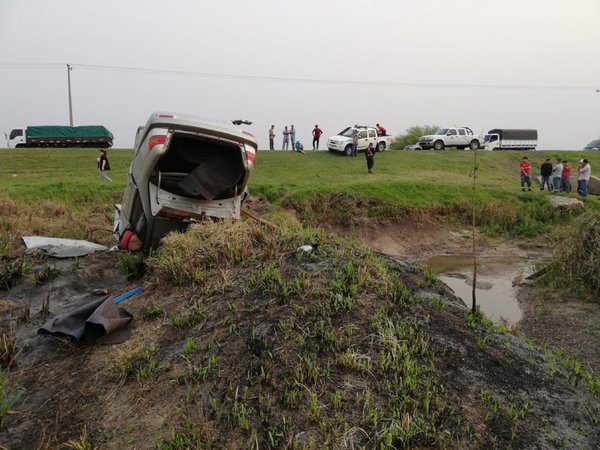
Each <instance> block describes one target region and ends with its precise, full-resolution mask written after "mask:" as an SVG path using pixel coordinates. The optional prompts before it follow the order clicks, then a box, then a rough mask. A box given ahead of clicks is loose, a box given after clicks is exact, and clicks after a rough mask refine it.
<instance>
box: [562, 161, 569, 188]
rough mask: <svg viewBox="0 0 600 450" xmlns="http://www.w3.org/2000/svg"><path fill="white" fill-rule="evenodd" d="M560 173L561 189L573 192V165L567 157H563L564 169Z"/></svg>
mask: <svg viewBox="0 0 600 450" xmlns="http://www.w3.org/2000/svg"><path fill="white" fill-rule="evenodd" d="M560 175H561V176H560V178H561V183H560V190H561V191H563V192H571V166H570V165H569V161H567V160H566V159H563V170H562V173H561V174H560Z"/></svg>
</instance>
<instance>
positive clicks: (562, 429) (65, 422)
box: [0, 223, 600, 449]
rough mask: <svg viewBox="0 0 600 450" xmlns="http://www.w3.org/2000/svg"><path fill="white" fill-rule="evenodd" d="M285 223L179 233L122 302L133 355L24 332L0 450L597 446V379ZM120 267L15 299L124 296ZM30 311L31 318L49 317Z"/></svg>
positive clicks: (396, 268)
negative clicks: (104, 292)
mask: <svg viewBox="0 0 600 450" xmlns="http://www.w3.org/2000/svg"><path fill="white" fill-rule="evenodd" d="M284 225H285V226H284ZM280 226H281V228H280V229H279V230H273V229H271V228H269V229H263V228H260V227H259V226H258V225H256V224H248V223H238V224H234V225H232V226H231V227H229V226H226V227H222V228H221V229H220V230H219V232H218V233H217V232H215V230H211V229H210V228H209V227H207V226H206V225H204V226H197V227H193V228H192V229H191V230H190V231H189V232H188V233H186V234H184V235H173V236H171V237H169V239H167V241H166V242H165V245H164V248H163V249H161V250H160V251H159V252H158V253H157V254H156V255H155V256H153V257H152V258H150V259H149V260H148V261H147V262H148V265H149V272H148V274H147V275H146V277H145V279H144V280H143V283H142V284H143V285H144V291H143V292H142V293H141V294H139V295H138V296H136V297H134V298H132V299H129V300H127V301H125V302H123V303H122V306H124V307H125V308H127V309H128V310H129V311H130V312H131V313H133V315H134V317H135V323H134V333H133V336H132V338H131V339H130V340H129V341H127V342H125V343H124V344H121V345H118V346H110V347H107V346H95V347H90V346H82V345H76V344H73V343H69V342H66V341H60V340H56V339H52V338H48V337H44V336H37V335H36V334H35V331H36V329H37V327H38V326H39V322H40V321H39V320H37V319H34V320H31V321H30V322H28V323H24V324H21V325H20V326H19V331H18V333H20V334H19V335H18V336H17V337H18V345H19V348H20V353H19V355H18V359H17V366H16V367H14V368H13V370H12V373H11V375H10V381H11V386H12V388H13V389H22V390H23V395H22V397H21V400H20V401H19V402H18V403H16V404H15V405H14V406H13V410H14V411H15V413H14V414H11V415H8V416H7V417H6V421H5V422H6V423H5V426H4V428H3V430H2V431H0V442H2V445H4V446H6V447H7V448H35V447H40V448H56V447H58V446H60V445H61V444H63V443H65V442H67V441H69V440H72V441H73V442H76V443H78V444H80V445H81V444H84V443H88V444H90V445H91V446H94V447H96V448H107V449H110V448H153V447H157V448H232V449H233V448H236V449H237V448H298V449H321V448H324V447H330V448H357V447H366V448H391V447H392V446H393V447H395V448H509V447H510V448H564V447H565V446H566V447H576V446H580V447H582V448H593V447H595V445H596V444H597V443H598V442H599V439H600V434H599V431H598V428H597V422H596V421H597V417H598V416H599V415H600V406H599V404H598V402H597V400H596V399H594V397H593V395H592V392H591V391H590V390H594V389H595V391H594V392H595V393H596V394H597V393H598V385H593V384H591V385H590V382H592V383H593V382H594V381H593V380H594V379H593V378H590V377H589V376H588V374H585V373H583V372H581V371H577V370H575V369H573V367H571V366H569V365H568V364H567V365H565V364H563V363H562V361H561V360H560V359H553V360H550V359H549V358H548V355H547V354H546V353H544V352H541V351H539V350H536V349H534V348H532V347H531V346H530V345H528V344H527V343H524V342H522V341H521V340H519V339H517V338H515V337H514V336H512V335H509V334H506V333H503V332H501V331H500V330H498V329H496V328H495V327H493V326H492V325H491V324H490V323H489V322H486V321H485V320H483V319H481V318H479V317H477V316H472V315H469V314H467V311H465V309H464V307H463V306H462V303H461V302H460V301H459V300H458V299H456V298H455V297H453V296H452V295H451V293H450V292H449V291H448V289H447V288H446V287H445V286H444V285H443V284H442V283H440V282H439V281H438V280H437V279H435V278H432V277H431V276H430V275H428V274H426V273H422V272H421V271H419V270H416V269H414V268H413V267H411V266H409V265H407V264H404V263H402V262H401V261H395V260H392V259H386V258H381V257H378V256H376V255H374V254H373V253H372V252H371V251H369V250H367V249H365V248H362V247H358V246H356V245H353V244H349V243H348V242H347V241H338V240H336V239H334V238H332V237H331V236H329V235H327V234H325V233H323V232H322V231H318V230H303V229H302V228H301V227H299V226H298V225H297V224H295V223H291V224H290V223H287V224H281V223H280ZM305 241H308V242H311V243H316V244H320V245H319V246H318V251H312V252H304V251H297V250H296V248H297V247H298V245H300V244H302V243H303V242H305ZM119 258H120V256H119V255H118V254H116V253H112V254H111V253H108V254H104V255H95V256H91V257H88V258H84V259H81V260H79V261H77V263H72V265H71V267H70V269H67V268H61V270H62V271H63V272H62V273H63V274H64V275H65V276H68V277H70V278H69V281H68V282H65V283H63V282H61V280H62V276H59V277H56V278H54V279H53V280H52V281H48V282H47V283H42V284H41V285H39V286H37V287H33V286H32V285H31V284H27V283H25V284H18V285H17V286H16V287H14V288H13V289H12V290H10V291H7V292H5V294H6V295H5V296H4V298H5V300H7V301H10V302H14V303H19V302H21V303H22V302H23V301H29V300H30V299H31V298H32V297H29V294H26V292H29V291H34V292H38V294H33V297H35V298H38V297H39V298H40V299H41V298H43V297H44V294H43V293H44V292H48V290H50V292H51V293H53V292H55V291H57V292H62V294H61V295H60V296H59V295H58V294H52V296H53V298H58V297H64V298H65V299H67V298H73V297H77V296H86V295H89V291H90V288H93V287H105V286H110V287H111V288H112V289H113V291H114V290H127V289H129V288H130V287H131V285H130V284H128V283H127V282H126V280H125V279H124V277H123V276H122V275H119V274H118V273H117V272H115V271H114V268H115V267H117V265H118V259H119ZM67 274H68V275H67ZM167 280H169V281H167ZM67 286H68V287H67ZM60 289H65V290H64V291H60ZM30 304H31V314H32V317H34V318H35V317H37V315H38V312H39V309H38V308H39V305H38V304H37V303H33V302H31V303H30ZM52 304H54V305H57V303H56V302H55V303H51V305H52ZM68 306H69V302H67V301H65V303H64V309H66V308H68ZM51 310H52V311H53V312H55V313H57V312H59V311H58V310H59V308H57V307H55V308H54V309H53V308H52V306H51ZM19 336H20V337H19ZM23 337H26V338H25V339H26V340H25V341H23V340H22V339H24V338H23ZM596 383H597V380H596ZM594 386H595V388H594ZM540 424H543V426H540Z"/></svg>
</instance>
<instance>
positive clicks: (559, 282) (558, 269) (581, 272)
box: [544, 214, 600, 298]
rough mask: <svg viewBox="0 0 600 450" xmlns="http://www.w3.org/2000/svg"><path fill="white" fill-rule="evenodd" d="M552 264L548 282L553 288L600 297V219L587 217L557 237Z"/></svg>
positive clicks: (587, 215)
mask: <svg viewBox="0 0 600 450" xmlns="http://www.w3.org/2000/svg"><path fill="white" fill-rule="evenodd" d="M557 240H558V241H560V243H561V245H557V246H555V252H554V255H553V257H552V263H551V264H550V265H549V266H548V267H547V269H546V272H545V274H544V279H545V280H546V281H547V282H549V283H550V284H551V285H552V286H554V287H558V288H564V289H570V288H575V289H576V293H577V294H578V295H580V296H584V295H585V296H589V297H591V298H597V294H598V293H600V279H599V277H598V273H600V218H598V217H596V216H592V215H589V214H586V215H584V216H581V217H580V218H578V220H576V221H575V223H574V225H573V226H571V227H569V228H565V229H563V230H562V232H561V233H560V234H559V236H558V237H557Z"/></svg>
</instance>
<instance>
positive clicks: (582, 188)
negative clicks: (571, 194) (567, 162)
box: [577, 159, 592, 197]
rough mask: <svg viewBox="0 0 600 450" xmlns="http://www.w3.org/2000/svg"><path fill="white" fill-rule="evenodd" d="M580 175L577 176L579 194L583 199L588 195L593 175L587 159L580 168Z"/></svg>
mask: <svg viewBox="0 0 600 450" xmlns="http://www.w3.org/2000/svg"><path fill="white" fill-rule="evenodd" d="M578 172H579V175H578V176H577V192H578V193H579V195H581V196H582V197H587V195H588V183H589V181H590V175H591V174H592V168H591V166H590V164H589V163H588V160H587V159H582V160H581V164H580V167H579V171H578Z"/></svg>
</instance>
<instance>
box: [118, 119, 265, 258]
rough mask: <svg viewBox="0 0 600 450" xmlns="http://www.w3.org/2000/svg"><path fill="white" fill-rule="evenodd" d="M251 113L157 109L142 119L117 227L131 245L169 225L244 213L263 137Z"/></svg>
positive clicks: (149, 241)
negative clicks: (207, 117) (218, 118)
mask: <svg viewBox="0 0 600 450" xmlns="http://www.w3.org/2000/svg"><path fill="white" fill-rule="evenodd" d="M242 124H250V122H247V121H232V122H212V123H209V122H205V121H202V120H200V119H197V118H194V117H192V116H187V115H181V114H171V113H160V112H157V113H154V114H152V115H151V116H150V118H149V119H148V122H147V123H146V125H145V126H143V127H139V128H138V131H137V135H136V139H135V146H134V155H133V160H132V162H131V166H130V167H129V174H128V182H127V187H126V188H125V193H124V195H123V203H122V204H121V205H115V220H114V230H113V231H114V234H115V237H116V238H117V240H118V241H119V244H120V246H121V247H122V248H123V249H125V250H132V251H137V250H144V251H146V250H149V249H151V248H156V246H157V245H158V243H159V241H160V239H161V238H162V237H163V236H164V235H165V234H166V233H168V232H169V231H172V230H183V229H185V228H186V227H187V226H188V225H189V223H191V222H193V221H197V220H202V219H206V218H210V219H237V218H239V217H240V208H241V203H242V201H243V199H244V198H245V196H246V195H247V184H248V179H249V178H250V174H251V172H252V169H253V167H254V161H255V158H256V150H257V143H256V139H255V137H254V135H253V134H252V133H250V132H248V131H246V130H243V129H241V128H240V127H239V125H242Z"/></svg>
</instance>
